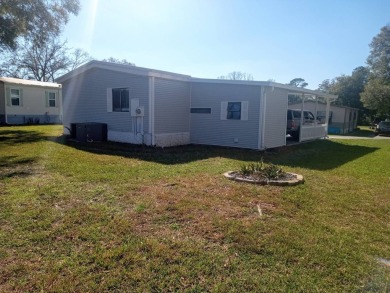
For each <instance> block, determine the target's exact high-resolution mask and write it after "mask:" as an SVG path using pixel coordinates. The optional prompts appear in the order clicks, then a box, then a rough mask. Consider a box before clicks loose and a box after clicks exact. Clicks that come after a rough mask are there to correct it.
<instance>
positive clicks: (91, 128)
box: [72, 122, 107, 142]
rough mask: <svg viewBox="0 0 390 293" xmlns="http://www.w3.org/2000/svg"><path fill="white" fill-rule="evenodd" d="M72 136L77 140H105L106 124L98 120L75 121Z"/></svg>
mask: <svg viewBox="0 0 390 293" xmlns="http://www.w3.org/2000/svg"><path fill="white" fill-rule="evenodd" d="M72 128H73V129H72V130H74V129H75V132H76V133H75V134H73V133H72V136H73V137H74V138H76V139H77V140H79V141H84V142H92V141H107V124H106V123H98V122H86V123H75V126H73V127H72Z"/></svg>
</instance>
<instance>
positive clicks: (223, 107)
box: [221, 102, 228, 120]
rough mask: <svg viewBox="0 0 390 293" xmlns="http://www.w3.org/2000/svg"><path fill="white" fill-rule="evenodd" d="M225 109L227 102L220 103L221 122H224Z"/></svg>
mask: <svg viewBox="0 0 390 293" xmlns="http://www.w3.org/2000/svg"><path fill="white" fill-rule="evenodd" d="M227 107H228V102H221V120H226V118H227Z"/></svg>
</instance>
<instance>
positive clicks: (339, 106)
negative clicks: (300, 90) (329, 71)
mask: <svg viewBox="0 0 390 293" xmlns="http://www.w3.org/2000/svg"><path fill="white" fill-rule="evenodd" d="M305 103H315V101H305ZM300 104H301V103H293V104H290V105H300ZM318 104H323V105H326V103H322V102H318ZM330 105H331V106H332V107H336V108H345V109H353V110H360V109H359V108H354V107H350V106H343V105H336V104H330Z"/></svg>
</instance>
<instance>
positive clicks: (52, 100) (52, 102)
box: [47, 92, 56, 107]
mask: <svg viewBox="0 0 390 293" xmlns="http://www.w3.org/2000/svg"><path fill="white" fill-rule="evenodd" d="M47 101H48V106H49V107H55V106H56V93H55V92H49V93H48V100H47Z"/></svg>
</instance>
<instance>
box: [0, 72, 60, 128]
mask: <svg viewBox="0 0 390 293" xmlns="http://www.w3.org/2000/svg"><path fill="white" fill-rule="evenodd" d="M27 123H35V124H38V123H62V97H61V85H60V84H57V83H49V82H40V81H35V80H24V79H18V78H8V77H0V124H27Z"/></svg>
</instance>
